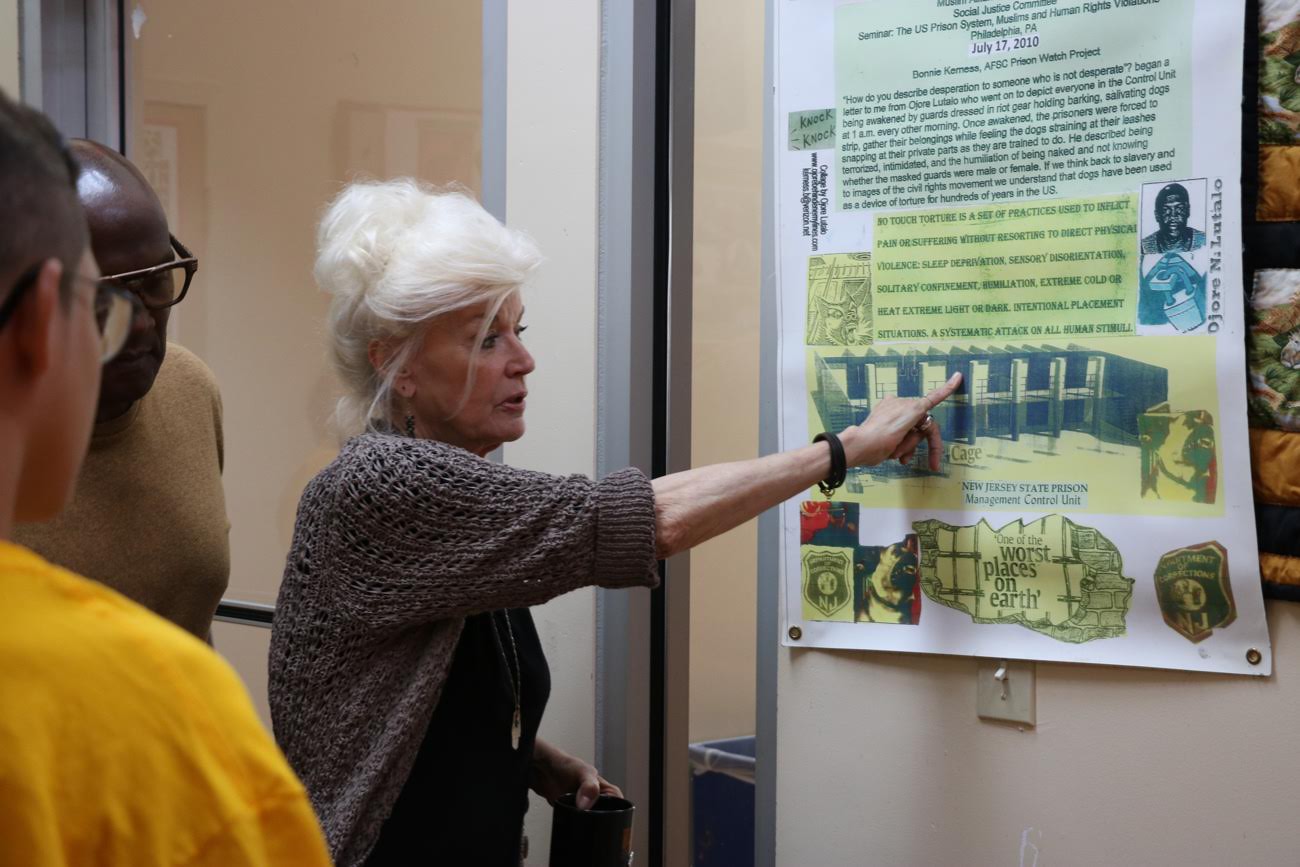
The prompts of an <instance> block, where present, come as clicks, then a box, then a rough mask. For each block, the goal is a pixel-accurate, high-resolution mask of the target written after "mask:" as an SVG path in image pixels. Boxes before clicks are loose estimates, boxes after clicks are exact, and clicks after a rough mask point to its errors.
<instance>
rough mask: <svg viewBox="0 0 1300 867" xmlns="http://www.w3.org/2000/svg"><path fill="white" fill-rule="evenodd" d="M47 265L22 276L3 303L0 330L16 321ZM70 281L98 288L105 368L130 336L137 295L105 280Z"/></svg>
mask: <svg viewBox="0 0 1300 867" xmlns="http://www.w3.org/2000/svg"><path fill="white" fill-rule="evenodd" d="M44 264H45V263H44V262H38V263H36V264H35V265H33V266H32V267H31V268H28V269H27V270H26V271H24V272H23V274H22V276H21V277H19V278H18V281H17V282H16V283H14V288H13V289H12V290H11V291H10V292H9V295H8V297H6V298H5V300H4V301H3V302H0V329H2V328H4V327H5V325H7V324H8V323H9V320H10V319H11V318H12V317H13V315H14V311H15V310H17V309H18V307H19V305H21V304H22V301H23V298H24V297H25V296H26V295H27V292H28V290H30V289H31V288H32V287H33V286H35V285H36V278H37V277H39V276H40V273H41V268H42V267H43V266H44ZM71 279H73V280H84V281H86V282H87V283H92V284H93V285H94V287H95V296H94V305H95V326H96V327H97V328H98V329H99V362H100V364H105V363H107V362H109V361H111V360H112V359H113V356H115V355H117V354H118V353H119V352H121V351H122V347H123V346H125V345H126V338H127V336H128V335H129V334H130V333H131V321H132V320H133V319H135V312H136V309H137V305H139V304H141V303H142V302H141V300H140V298H139V296H138V295H136V294H135V293H133V292H128V291H126V290H125V289H122V288H120V287H118V286H115V285H113V284H107V283H104V281H103V280H92V279H91V278H89V277H87V276H85V275H84V274H78V273H75V272H74V273H73V274H72V277H71Z"/></svg>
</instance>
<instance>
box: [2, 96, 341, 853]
mask: <svg viewBox="0 0 1300 867" xmlns="http://www.w3.org/2000/svg"><path fill="white" fill-rule="evenodd" d="M76 175H77V169H76V165H75V163H74V162H73V160H72V158H71V157H70V156H69V155H68V153H67V150H66V148H64V146H63V145H62V143H61V141H60V140H59V137H58V134H57V133H56V132H55V131H54V129H53V127H52V126H51V125H50V124H49V122H48V120H46V119H45V118H44V117H43V116H42V115H40V114H39V113H38V112H35V111H32V110H31V109H28V108H25V107H22V106H19V105H16V104H14V103H13V102H11V101H10V100H9V99H8V97H6V96H5V95H4V94H3V93H2V92H0V191H3V194H2V195H0V611H3V612H4V614H5V626H4V628H3V629H0V865H4V867H9V865H15V867H16V865H22V867H46V865H51V867H52V865H76V867H82V865H132V867H152V865H193V867H206V865H212V867H216V865H221V867H239V865H307V867H311V865H325V864H328V863H329V856H328V854H327V852H326V849H325V843H324V840H323V838H322V836H321V833H320V828H319V825H318V824H317V821H316V818H315V816H314V815H313V813H312V810H311V807H310V805H309V803H308V801H307V797H306V794H305V792H304V791H303V788H302V785H301V784H300V783H299V782H298V780H297V779H296V778H295V777H294V775H293V773H292V772H291V771H290V770H289V767H288V765H287V764H286V763H285V760H284V757H283V756H282V755H281V754H280V752H279V750H278V749H277V748H276V746H275V744H274V743H273V742H272V740H271V738H270V737H269V735H268V734H267V732H266V731H265V729H263V728H262V726H261V724H260V723H259V721H258V719H257V716H256V714H255V712H254V711H253V707H252V704H251V702H250V701H249V699H248V695H247V693H246V692H245V691H244V688H243V686H242V684H240V682H239V679H238V677H237V676H236V675H235V673H234V672H233V671H232V670H231V669H230V667H229V666H228V665H226V664H225V663H224V662H222V661H221V660H220V658H219V657H217V656H216V655H215V654H214V653H213V652H212V651H211V650H210V649H209V648H208V647H207V646H205V645H204V644H203V643H202V642H200V641H199V640H198V639H196V638H195V637H193V636H192V635H190V634H188V633H186V632H185V631H184V630H182V629H180V628H179V627H177V626H174V625H172V624H171V623H168V622H167V621H165V620H163V619H162V618H160V617H158V616H157V615H154V614H152V613H150V612H149V611H147V610H146V609H144V608H142V607H140V606H139V605H137V604H136V603H134V602H132V601H130V600H128V599H127V598H126V597H124V596H121V595H119V594H118V593H116V592H115V591H113V590H110V589H109V588H107V587H105V586H103V585H101V584H97V583H95V582H93V581H90V580H88V579H86V578H82V577H80V576H78V575H75V574H73V573H71V572H68V571H65V570H63V569H60V568H58V567H55V566H53V565H51V564H50V563H48V562H47V561H45V560H43V559H41V558H40V557H38V556H37V555H36V554H34V553H32V552H31V551H29V550H27V549H25V548H22V547H20V546H18V545H15V544H13V543H12V542H10V541H9V539H10V538H11V533H12V529H13V525H14V523H15V521H19V520H21V521H39V520H48V519H50V518H52V517H54V516H55V515H57V514H58V513H59V511H60V510H61V509H62V508H63V506H64V505H65V504H66V502H67V501H68V499H69V497H70V496H71V493H72V490H73V486H74V484H75V480H76V477H77V472H78V469H79V467H80V465H81V461H82V459H83V457H84V456H85V453H86V447H87V443H88V442H89V439H90V432H91V425H92V422H93V420H94V416H95V407H96V402H97V398H98V394H99V379H100V365H101V364H102V363H103V362H104V361H105V360H107V359H109V358H111V357H112V356H113V354H114V353H115V352H116V351H117V350H119V349H120V348H121V346H122V343H123V342H124V340H125V338H126V335H127V332H128V330H129V328H130V323H131V320H132V317H133V316H134V315H135V310H134V305H135V304H136V303H138V302H136V301H134V300H132V298H131V296H130V294H129V293H126V292H123V291H122V290H120V289H117V288H114V287H113V286H112V285H110V284H104V283H100V282H99V280H98V278H99V272H98V268H97V266H96V264H95V260H94V257H93V256H92V255H91V254H90V251H89V248H88V238H87V229H86V220H85V216H84V214H83V213H82V210H81V206H80V204H79V203H78V201H77V191H76V186H75V182H76ZM122 507H123V508H130V503H129V502H125V503H122Z"/></svg>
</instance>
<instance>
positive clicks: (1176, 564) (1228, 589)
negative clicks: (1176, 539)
mask: <svg viewBox="0 0 1300 867" xmlns="http://www.w3.org/2000/svg"><path fill="white" fill-rule="evenodd" d="M1155 581H1156V599H1157V600H1158V601H1159V603H1160V613H1161V614H1162V615H1163V616H1164V618H1165V623H1167V624H1168V625H1169V628H1170V629H1173V630H1174V631H1176V632H1177V633H1178V634H1179V635H1181V636H1183V637H1184V638H1186V639H1187V640H1188V641H1191V642H1198V641H1203V640H1205V639H1206V638H1209V637H1210V635H1211V634H1212V633H1213V632H1214V630H1215V629H1222V628H1224V627H1225V626H1227V625H1229V624H1230V623H1232V621H1234V620H1236V619H1237V603H1236V601H1235V600H1234V599H1233V598H1232V582H1231V581H1230V580H1229V578H1228V552H1227V551H1226V550H1225V549H1224V547H1223V546H1222V545H1220V544H1219V543H1218V542H1202V543H1201V544H1199V545H1192V546H1191V547H1188V548H1179V549H1178V550H1176V551H1170V552H1169V553H1168V554H1166V555H1164V556H1163V557H1161V558H1160V563H1159V564H1158V565H1157V566H1156V575H1155Z"/></svg>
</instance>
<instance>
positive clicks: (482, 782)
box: [366, 608, 551, 867]
mask: <svg viewBox="0 0 1300 867" xmlns="http://www.w3.org/2000/svg"><path fill="white" fill-rule="evenodd" d="M507 616H508V617H509V618H510V629H511V630H512V631H513V632H514V638H515V647H516V649H517V650H518V654H519V667H520V668H521V669H523V694H522V696H521V698H522V709H523V714H522V716H523V732H522V735H521V737H520V740H519V749H518V750H515V749H511V746H510V724H511V719H512V717H513V716H514V711H515V699H514V691H513V687H512V685H511V684H512V681H511V675H512V673H513V672H514V670H515V669H514V666H515V659H514V656H513V655H512V654H511V650H510V633H509V632H507V630H506V620H505V618H506V617H507ZM494 621H495V624H496V631H495V634H494V632H493V628H492V627H493V622H494ZM498 637H499V639H500V641H499V642H498ZM550 693H551V672H550V669H549V668H548V667H547V665H546V655H545V654H544V653H543V652H542V644H541V642H540V641H539V640H538V638H537V629H536V628H535V627H534V626H533V618H532V615H531V614H530V613H529V612H528V609H527V608H519V609H512V610H510V611H494V612H491V613H490V614H475V615H473V616H472V617H467V618H466V619H465V630H464V632H462V633H461V636H460V642H459V643H458V644H457V645H456V655H455V658H454V659H453V660H452V663H451V671H450V672H448V674H447V682H446V684H445V685H444V686H443V689H442V696H441V698H439V700H438V706H437V707H436V708H434V711H433V718H432V719H431V720H430V721H429V728H428V729H427V730H426V731H425V735H424V742H423V743H422V744H421V745H420V752H419V753H418V754H417V755H416V757H415V764H414V766H412V768H411V775H410V777H409V778H408V779H407V781H406V785H405V786H404V787H403V788H402V793H401V794H400V795H399V796H398V798H397V803H396V805H394V807H393V812H392V814H391V815H390V816H389V817H388V820H387V821H386V822H385V823H384V827H383V830H382V831H381V832H380V835H379V842H378V843H376V844H375V848H374V849H373V850H372V852H371V855H370V858H369V859H368V860H367V862H366V863H367V864H368V865H370V867H382V865H399V864H400V865H403V867H405V865H417V864H436V865H442V864H448V865H450V864H455V865H485V867H486V865H501V867H507V865H508V867H518V865H519V844H520V838H521V835H522V832H523V821H524V813H525V812H526V811H527V810H528V770H529V764H530V763H531V761H532V757H533V743H534V742H535V740H536V737H537V726H538V723H540V722H541V719H542V711H543V710H545V708H546V700H547V698H548V697H549V696H550Z"/></svg>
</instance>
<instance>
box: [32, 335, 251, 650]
mask: <svg viewBox="0 0 1300 867" xmlns="http://www.w3.org/2000/svg"><path fill="white" fill-rule="evenodd" d="M222 456H223V443H222V436H221V395H220V393H219V392H218V391H217V383H216V380H215V379H213V378H212V373H211V372H210V371H209V370H208V369H207V367H205V366H204V364H203V362H202V361H200V360H199V359H198V358H196V357H195V356H194V354H193V353H192V352H190V351H189V350H187V349H185V348H184V347H183V346H178V345H177V344H174V343H169V344H167V355H166V358H165V359H164V360H163V365H162V368H161V369H160V370H159V371H158V378H157V379H155V380H154V384H153V388H151V389H149V393H148V394H146V395H145V396H144V397H142V398H140V400H138V401H136V402H135V404H134V405H132V407H131V408H130V409H129V410H127V412H126V414H125V415H123V416H122V417H120V418H115V419H113V420H112V421H108V422H104V423H103V424H99V425H96V426H95V433H94V436H93V438H92V439H91V441H90V452H89V454H87V455H86V462H85V463H84V464H83V465H82V468H81V476H80V477H79V478H78V479H77V491H76V494H75V495H74V496H73V498H72V502H71V503H69V504H68V507H67V508H66V509H64V510H63V513H62V514H61V515H59V517H58V518H57V519H55V520H53V521H50V522H48V523H44V524H22V525H20V526H18V527H15V528H14V534H13V535H14V541H16V542H18V543H19V544H20V545H26V546H27V547H29V548H31V549H32V550H33V551H35V552H36V553H38V554H40V555H41V556H42V557H45V558H46V559H47V560H50V561H51V562H53V563H56V564H58V565H59V566H62V567H63V568H65V569H69V570H71V571H73V572H76V573H78V574H80V575H84V576H86V577H87V578H93V579H94V580H96V581H98V582H100V583H101V584H107V585H108V586H109V587H112V588H113V589H114V590H116V591H118V592H119V593H121V594H122V595H123V596H127V597H129V598H131V599H133V600H135V601H136V602H139V603H140V604H141V605H143V606H145V607H146V608H148V609H149V610H151V611H153V612H154V613H155V614H159V615H161V616H162V617H165V618H167V619H168V620H170V621H171V622H173V623H175V624H176V625H178V626H180V627H182V628H183V629H187V630H189V631H190V632H191V633H193V634H194V635H196V636H198V637H199V638H200V639H206V638H207V637H208V632H209V631H210V630H211V628H212V615H213V614H215V613H216V610H217V603H218V602H220V601H221V596H222V594H223V593H225V592H226V585H227V583H229V581H230V542H229V538H230V521H229V520H228V519H227V518H226V495H225V492H224V491H223V490H222V485H221V464H222Z"/></svg>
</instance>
